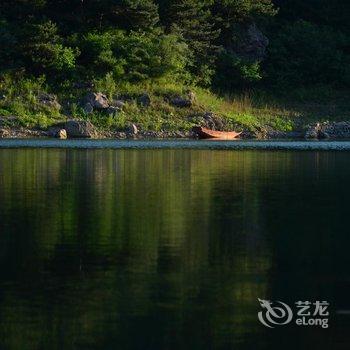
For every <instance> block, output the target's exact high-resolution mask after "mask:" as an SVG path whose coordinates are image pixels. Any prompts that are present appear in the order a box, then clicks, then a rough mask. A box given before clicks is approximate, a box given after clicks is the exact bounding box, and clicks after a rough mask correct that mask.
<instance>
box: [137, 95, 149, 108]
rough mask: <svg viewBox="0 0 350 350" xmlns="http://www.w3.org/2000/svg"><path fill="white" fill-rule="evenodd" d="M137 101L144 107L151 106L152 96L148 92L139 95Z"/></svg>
mask: <svg viewBox="0 0 350 350" xmlns="http://www.w3.org/2000/svg"><path fill="white" fill-rule="evenodd" d="M137 103H138V104H139V105H141V106H142V107H149V106H150V105H151V98H150V96H149V95H148V94H147V93H144V94H142V95H141V96H139V97H138V99H137Z"/></svg>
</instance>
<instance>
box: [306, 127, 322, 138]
mask: <svg viewBox="0 0 350 350" xmlns="http://www.w3.org/2000/svg"><path fill="white" fill-rule="evenodd" d="M320 129H321V127H320V123H316V124H312V125H309V126H308V128H307V130H306V132H305V138H306V139H318V137H319V133H320Z"/></svg>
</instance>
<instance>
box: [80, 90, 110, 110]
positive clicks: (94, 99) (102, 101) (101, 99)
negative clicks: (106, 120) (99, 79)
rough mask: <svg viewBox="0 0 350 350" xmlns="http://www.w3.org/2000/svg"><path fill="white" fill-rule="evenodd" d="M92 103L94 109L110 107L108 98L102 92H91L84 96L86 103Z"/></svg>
mask: <svg viewBox="0 0 350 350" xmlns="http://www.w3.org/2000/svg"><path fill="white" fill-rule="evenodd" d="M87 103H90V104H91V106H92V107H93V108H94V109H107V108H108V107H109V102H108V98H107V96H106V95H104V94H102V93H101V92H89V93H88V94H87V95H86V96H85V98H84V105H86V104H87Z"/></svg>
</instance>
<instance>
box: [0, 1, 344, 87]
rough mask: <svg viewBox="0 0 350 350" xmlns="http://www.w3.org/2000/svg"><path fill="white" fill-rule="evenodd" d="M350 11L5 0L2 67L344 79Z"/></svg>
mask: <svg viewBox="0 0 350 350" xmlns="http://www.w3.org/2000/svg"><path fill="white" fill-rule="evenodd" d="M349 15H350V5H349V2H348V0H334V1H331V2H330V1H328V0H307V1H305V0H274V1H273V0H90V1H82V0H2V1H1V3H0V46H1V50H0V71H1V73H4V72H22V73H23V72H24V74H27V75H34V76H43V75H45V76H46V77H47V79H48V81H52V82H55V83H62V82H65V81H71V82H74V81H83V80H87V79H89V80H91V79H96V78H103V77H105V76H106V75H108V76H112V77H113V78H114V79H115V80H118V81H125V82H139V81H147V80H155V79H161V78H166V79H167V80H169V81H174V82H176V81H181V82H185V83H187V84H197V85H201V86H213V87H215V88H218V89H220V90H231V89H237V88H242V87H245V86H252V85H254V84H257V83H258V82H259V84H264V85H265V86H268V85H270V86H271V85H278V86H283V87H297V86H300V85H303V86H305V85H310V86H311V85H314V84H319V85H321V84H326V85H331V86H336V87H340V88H344V87H349V86H350V68H349V67H350V40H349V35H350V22H349V21H348V18H349Z"/></svg>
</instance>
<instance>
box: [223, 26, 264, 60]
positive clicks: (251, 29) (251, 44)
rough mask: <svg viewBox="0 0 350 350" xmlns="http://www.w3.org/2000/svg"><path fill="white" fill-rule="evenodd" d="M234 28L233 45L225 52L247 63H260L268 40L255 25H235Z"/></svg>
mask: <svg viewBox="0 0 350 350" xmlns="http://www.w3.org/2000/svg"><path fill="white" fill-rule="evenodd" d="M236 27H237V28H235V31H234V32H235V33H236V37H235V38H234V40H232V42H233V44H232V45H231V46H230V47H227V48H226V50H227V51H228V52H230V53H234V54H236V55H238V56H239V57H241V58H243V59H246V60H249V61H262V60H263V59H264V58H265V56H266V49H267V46H268V44H269V40H268V38H267V37H266V36H265V35H264V34H263V33H262V32H261V30H260V29H259V28H258V27H257V26H256V24H255V23H243V24H237V25H236Z"/></svg>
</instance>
